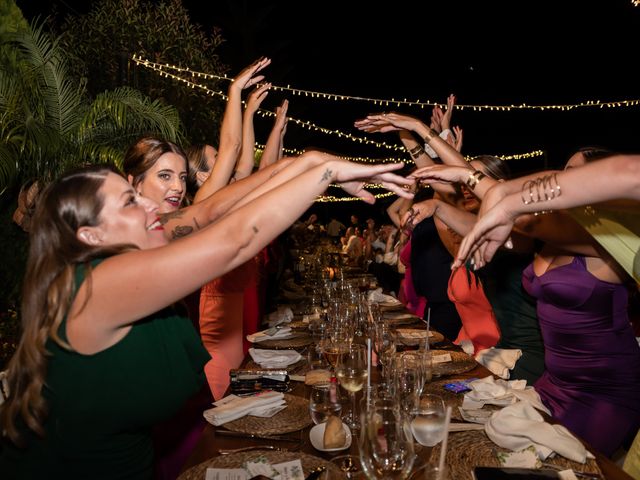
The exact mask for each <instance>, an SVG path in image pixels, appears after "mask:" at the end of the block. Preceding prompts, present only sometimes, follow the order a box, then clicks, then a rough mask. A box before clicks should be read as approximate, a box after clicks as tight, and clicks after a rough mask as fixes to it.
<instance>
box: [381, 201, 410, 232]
mask: <svg viewBox="0 0 640 480" xmlns="http://www.w3.org/2000/svg"><path fill="white" fill-rule="evenodd" d="M411 203H412V200H411V199H407V198H403V197H398V198H396V199H395V200H394V202H393V203H392V204H391V205H389V206H388V207H387V215H389V219H390V220H391V222H392V223H393V224H394V225H395V226H396V228H401V226H402V217H403V216H404V214H405V213H406V212H407V211H408V210H409V209H410V208H411Z"/></svg>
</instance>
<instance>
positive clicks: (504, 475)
mask: <svg viewBox="0 0 640 480" xmlns="http://www.w3.org/2000/svg"><path fill="white" fill-rule="evenodd" d="M473 478H474V479H475V480H547V479H549V478H560V477H558V472H556V471H555V470H545V469H537V468H501V467H474V469H473Z"/></svg>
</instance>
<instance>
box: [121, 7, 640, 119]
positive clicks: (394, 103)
mask: <svg viewBox="0 0 640 480" xmlns="http://www.w3.org/2000/svg"><path fill="white" fill-rule="evenodd" d="M632 2H633V4H634V6H638V5H640V0H632ZM132 59H133V61H134V62H136V64H138V65H144V66H145V67H149V68H152V69H157V70H159V71H162V72H166V70H167V69H169V70H173V71H177V72H182V73H187V74H189V75H191V76H192V77H193V78H194V79H196V78H202V79H205V80H226V81H231V80H233V78H230V77H227V76H226V75H214V74H211V73H204V72H198V71H195V70H191V69H190V68H185V67H179V66H177V65H171V64H168V63H164V64H162V63H157V62H152V61H150V60H147V59H145V58H143V57H141V56H138V55H133V57H132ZM271 90H274V91H281V92H290V93H291V94H292V95H297V96H305V97H311V98H322V99H325V100H333V101H359V102H368V103H373V104H374V105H377V106H380V107H383V108H388V107H401V106H411V107H419V108H422V109H424V108H431V107H436V106H438V107H441V108H443V107H446V103H438V102H432V101H430V100H426V101H422V100H415V101H411V100H407V99H406V98H404V99H402V100H399V99H395V98H392V99H384V98H369V97H360V96H354V95H342V94H336V93H325V92H316V91H313V90H303V89H300V88H292V87H291V86H290V85H287V86H286V87H283V86H279V85H272V86H271ZM638 105H640V99H631V100H616V101H604V102H603V101H600V100H586V101H584V102H580V103H570V104H561V105H528V104H526V103H521V104H510V105H472V104H457V105H455V107H454V108H456V109H458V110H473V111H511V110H540V111H544V110H560V111H569V110H574V109H577V108H601V109H603V108H623V107H634V106H638Z"/></svg>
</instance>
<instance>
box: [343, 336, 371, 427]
mask: <svg viewBox="0 0 640 480" xmlns="http://www.w3.org/2000/svg"><path fill="white" fill-rule="evenodd" d="M367 376H368V373H367V349H366V348H365V346H364V345H360V344H352V345H350V346H349V349H348V351H347V352H346V353H345V354H344V355H340V356H339V357H338V362H337V364H336V377H337V378H338V381H339V382H340V385H342V388H344V389H345V390H346V391H347V392H348V394H349V398H350V400H351V412H350V414H349V415H346V416H345V417H343V420H344V421H345V423H346V424H347V425H348V426H349V428H350V429H352V430H354V429H358V428H360V424H359V421H358V417H357V415H356V392H359V391H360V390H362V388H363V387H364V385H365V383H366V381H367Z"/></svg>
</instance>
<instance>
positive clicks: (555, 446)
mask: <svg viewBox="0 0 640 480" xmlns="http://www.w3.org/2000/svg"><path fill="white" fill-rule="evenodd" d="M484 430H485V432H486V433H487V436H488V437H489V438H490V439H491V441H492V442H493V443H495V444H496V445H499V446H500V447H503V448H509V449H511V450H513V451H520V450H523V449H525V448H527V447H529V446H530V445H533V447H534V448H535V449H536V454H537V455H538V457H539V458H540V459H541V460H545V459H546V458H547V457H548V456H549V455H551V453H552V452H556V453H558V454H560V455H562V456H563V457H565V458H568V459H569V460H573V461H574V462H580V463H584V462H585V461H586V459H587V458H593V455H591V453H589V452H588V451H587V449H586V448H584V445H582V443H581V442H580V441H579V440H578V439H576V438H575V437H574V436H573V435H571V433H570V432H569V431H568V430H567V429H566V428H564V427H563V426H562V425H551V424H549V423H546V422H545V421H544V420H543V418H542V415H540V413H538V412H536V410H535V409H534V408H533V407H532V406H531V405H530V404H529V403H528V402H517V403H514V404H513V405H510V406H508V407H505V408H503V409H502V410H499V411H497V412H495V413H494V414H493V416H492V417H491V418H490V419H489V421H488V422H487V423H486V424H485V426H484Z"/></svg>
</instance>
